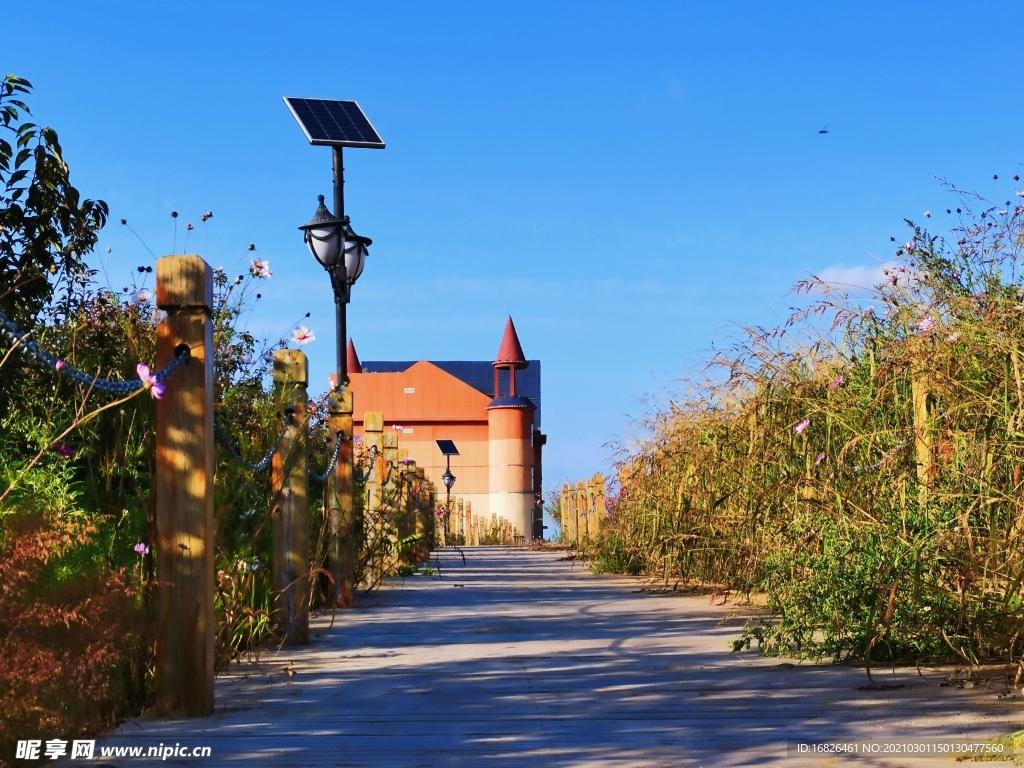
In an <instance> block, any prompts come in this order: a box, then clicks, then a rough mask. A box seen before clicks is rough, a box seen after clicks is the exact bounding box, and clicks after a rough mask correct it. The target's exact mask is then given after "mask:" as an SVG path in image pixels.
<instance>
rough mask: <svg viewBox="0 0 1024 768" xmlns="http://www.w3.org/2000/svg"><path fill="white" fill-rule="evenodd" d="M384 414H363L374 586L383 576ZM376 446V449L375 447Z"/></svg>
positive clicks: (368, 575)
mask: <svg viewBox="0 0 1024 768" xmlns="http://www.w3.org/2000/svg"><path fill="white" fill-rule="evenodd" d="M383 433H384V414H382V413H378V412H375V411H367V412H366V413H365V414H363V446H364V447H365V448H366V452H367V453H366V456H367V460H368V461H370V462H371V463H370V466H369V467H368V468H367V477H366V486H365V491H364V494H365V496H366V541H367V547H368V549H369V560H368V561H367V573H366V584H367V585H369V586H373V585H374V584H376V583H377V581H378V580H379V579H380V569H381V567H382V566H383V563H382V562H380V560H381V558H380V553H379V549H380V547H381V544H382V542H381V528H382V527H381V522H380V494H381V484H382V482H383V480H384V461H383V460H382V457H381V452H382V451H383V449H384V434H383ZM374 449H376V450H374Z"/></svg>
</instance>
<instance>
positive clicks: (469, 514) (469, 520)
mask: <svg viewBox="0 0 1024 768" xmlns="http://www.w3.org/2000/svg"><path fill="white" fill-rule="evenodd" d="M465 521H466V523H465V525H466V544H467V545H469V546H472V545H473V502H472V501H470V500H469V499H467V500H466V517H465Z"/></svg>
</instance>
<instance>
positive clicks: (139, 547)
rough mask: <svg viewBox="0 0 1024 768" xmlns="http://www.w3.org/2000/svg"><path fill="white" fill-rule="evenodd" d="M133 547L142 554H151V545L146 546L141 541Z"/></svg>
mask: <svg viewBox="0 0 1024 768" xmlns="http://www.w3.org/2000/svg"><path fill="white" fill-rule="evenodd" d="M132 549H134V550H135V551H136V552H138V553H139V554H140V555H148V554H149V547H148V546H146V545H145V544H143V543H142V542H141V541H140V542H139V543H138V544H136V545H135V546H134V547H132Z"/></svg>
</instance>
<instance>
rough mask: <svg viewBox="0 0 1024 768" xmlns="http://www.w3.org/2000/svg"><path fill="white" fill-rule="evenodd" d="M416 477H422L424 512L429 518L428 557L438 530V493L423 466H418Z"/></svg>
mask: <svg viewBox="0 0 1024 768" xmlns="http://www.w3.org/2000/svg"><path fill="white" fill-rule="evenodd" d="M416 477H418V478H419V479H420V487H421V488H422V489H423V491H422V493H423V499H422V501H421V504H422V505H423V514H424V516H425V517H426V519H427V557H430V553H431V552H432V551H433V550H434V541H435V538H434V537H435V531H436V530H437V514H436V512H435V510H436V509H437V495H436V493H435V489H434V484H433V483H431V482H430V481H429V480H427V477H426V472H425V471H424V469H423V467H417V469H416Z"/></svg>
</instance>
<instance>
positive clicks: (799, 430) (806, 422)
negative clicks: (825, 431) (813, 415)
mask: <svg viewBox="0 0 1024 768" xmlns="http://www.w3.org/2000/svg"><path fill="white" fill-rule="evenodd" d="M809 426H811V420H810V419H804V420H803V421H801V422H800V423H799V424H797V425H796V426H795V427H793V429H794V430H795V431H796V433H797V434H798V435H802V434H803V433H804V430H805V429H807V428H808V427H809Z"/></svg>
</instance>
